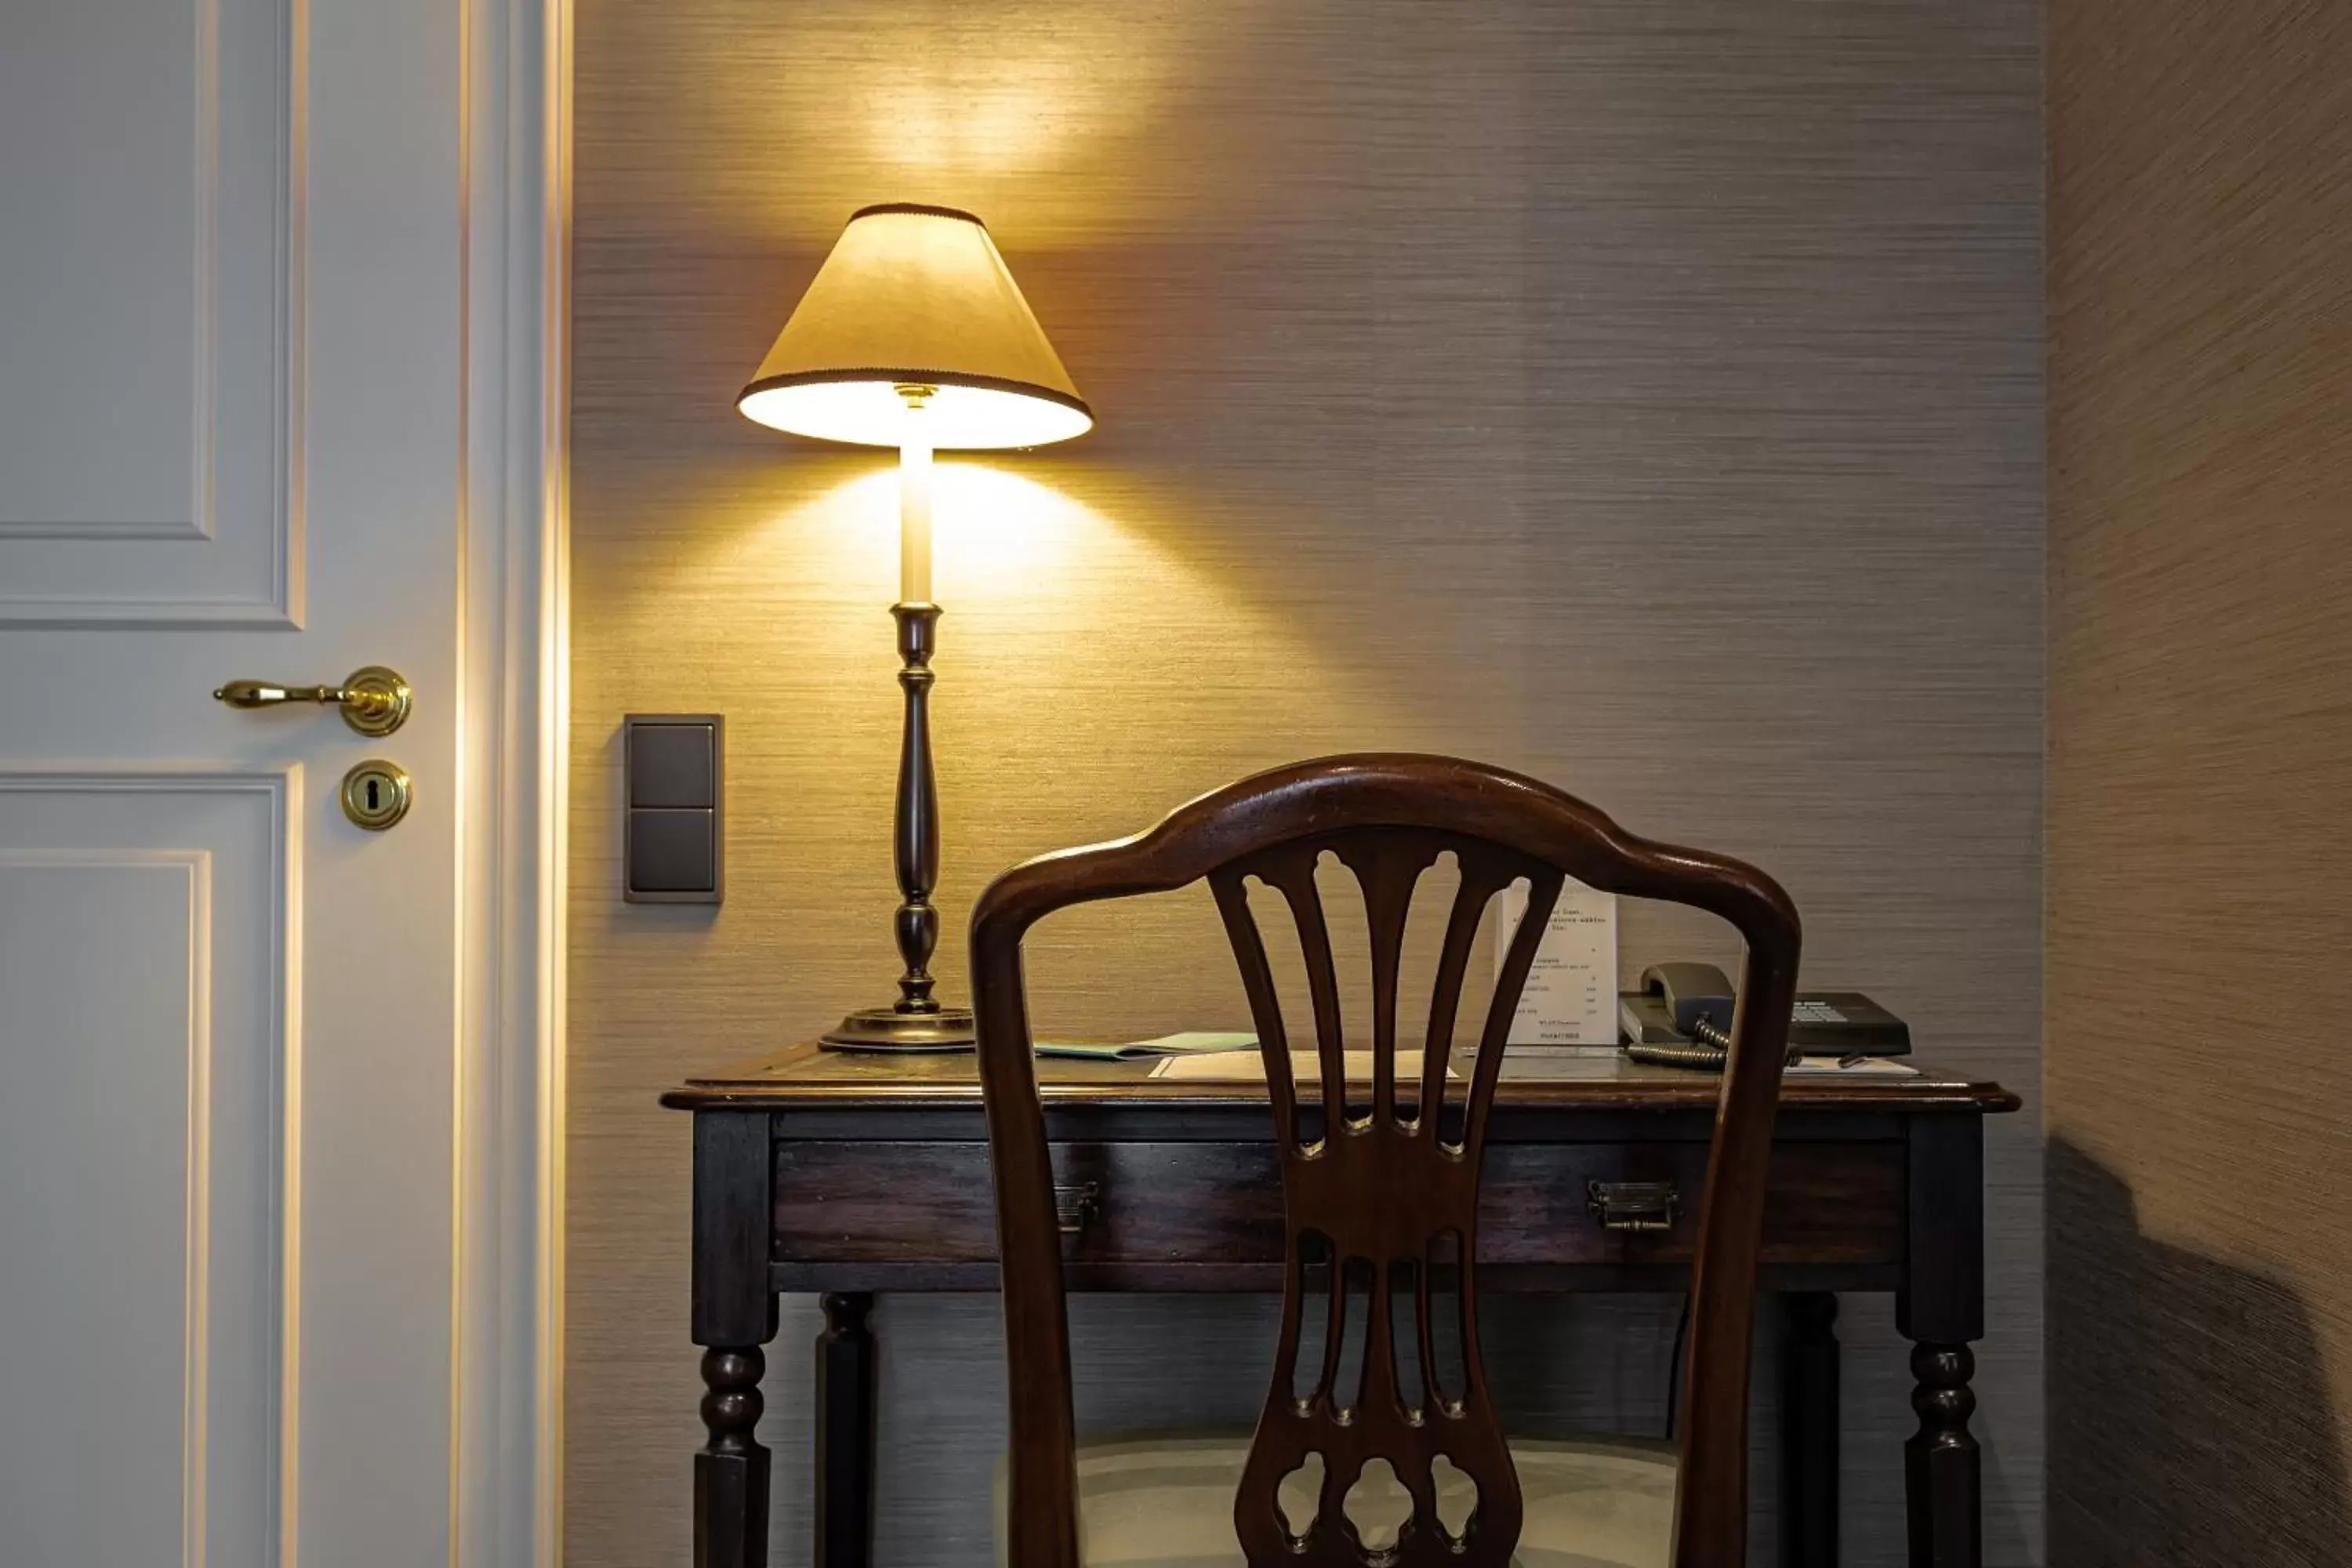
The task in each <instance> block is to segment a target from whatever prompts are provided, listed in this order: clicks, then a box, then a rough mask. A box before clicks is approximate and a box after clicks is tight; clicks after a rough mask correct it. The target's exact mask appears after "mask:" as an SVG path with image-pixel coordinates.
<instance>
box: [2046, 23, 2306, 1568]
mask: <svg viewBox="0 0 2352 1568" xmlns="http://www.w3.org/2000/svg"><path fill="white" fill-rule="evenodd" d="M2050 37H2051V73H2050V85H2051V95H2050V96H2051V102H2050V336H2051V359H2050V412H2051V419H2050V468H2051V473H2050V879H2049V897H2050V906H2049V907H2050V962H2049V976H2050V996H2049V1010H2048V1018H2049V1023H2048V1029H2049V1038H2050V1061H2049V1073H2048V1083H2049V1091H2050V1096H2049V1105H2048V1114H2049V1128H2050V1211H2049V1212H2050V1270H2051V1292H2050V1305H2051V1316H2050V1348H2051V1375H2050V1390H2051V1411H2052V1418H2053V1436H2054V1438H2055V1439H2056V1440H2055V1442H2054V1443H2053V1448H2052V1454H2051V1467H2050V1497H2051V1516H2050V1540H2051V1557H2052V1560H2053V1562H2058V1563H2065V1564H2067V1565H2068V1568H2077V1565H2079V1568H2126V1565H2131V1568H2137V1565H2139V1564H2161V1565H2166V1568H2170V1565H2175V1564H2178V1565H2180V1568H2192V1565H2193V1568H2206V1565H2209V1564H2210V1565H2212V1568H2221V1565H2223V1564H2236V1563H2252V1562H2261V1563H2277V1564H2280V1565H2282V1568H2304V1565H2309V1568H2318V1565H2320V1564H2331V1565H2332V1564H2336V1563H2347V1562H2352V1479H2347V1476H2352V1278H2347V1272H2346V1268H2345V1264H2346V1260H2347V1258H2352V1123H2347V1120H2346V1117H2345V1107H2346V1105H2347V1102H2352V1055H2347V1052H2346V1050H2345V1048H2344V1040H2343V1036H2342V1031H2341V1029H2340V1028H2339V1027H2338V1026H2336V1022H2335V1021H2336V1020H2337V1019H2340V1018H2342V1017H2343V1016H2345V1015H2346V1013H2347V1009H2352V971H2347V968H2346V964H2345V955H2346V953H2347V951H2352V837H2347V835H2346V832H2345V829H2344V805H2345V802H2346V801H2347V799H2352V622H2347V619H2346V616H2345V605H2346V604H2347V601H2352V549H2347V536H2352V503H2347V495H2352V405H2347V401H2346V394H2347V389H2352V269H2347V265H2346V252H2345V245H2346V237H2347V235H2352V11H2347V9H2346V8H2345V7H2344V6H2343V5H2340V4H2335V5H2331V4H2326V3H2324V0H2322V3H2311V0H2228V3H2223V0H2153V3H2147V0H2140V3H2134V4H2129V5H2126V4H2120V3H2110V0H2053V5H2052V6H2051V32H2050Z"/></svg>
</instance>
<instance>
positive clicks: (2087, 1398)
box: [2048, 1139, 2352, 1568]
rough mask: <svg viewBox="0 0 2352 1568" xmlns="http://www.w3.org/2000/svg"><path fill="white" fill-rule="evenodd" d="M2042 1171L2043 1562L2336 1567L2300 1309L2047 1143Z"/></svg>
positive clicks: (2334, 1466) (2328, 1428) (2318, 1385)
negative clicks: (2170, 1237) (2173, 1241)
mask: <svg viewBox="0 0 2352 1568" xmlns="http://www.w3.org/2000/svg"><path fill="white" fill-rule="evenodd" d="M2048 1159H2049V1163H2048V1173H2049V1184H2050V1185H2049V1194H2050V1196H2049V1205H2050V1208H2049V1214H2050V1232H2049V1235H2050V1254H2049V1267H2050V1274H2049V1290H2050V1294H2049V1300H2050V1302H2051V1309H2052V1310H2051V1313H2050V1333H2049V1346H2048V1349H2049V1369H2050V1371H2049V1377H2050V1383H2049V1390H2050V1393H2049V1398H2050V1456H2051V1458H2050V1561H2051V1562H2052V1563H2058V1564H2063V1568H2110V1565H2115V1568H2121V1565H2124V1564H2129V1565H2130V1568H2170V1565H2174V1564H2179V1565H2182V1568H2189V1565H2195V1568H2207V1565H2211V1568H2223V1565H2228V1568H2242V1565H2244V1564H2250V1563H2263V1564H2266V1565H2269V1568H2306V1565H2307V1568H2323V1565H2325V1568H2338V1565H2340V1564H2343V1563H2347V1562H2352V1501H2347V1481H2346V1475H2345V1458H2344V1450H2343V1447H2342V1442H2341V1439H2340V1437H2339V1436H2338V1435H2337V1432H2336V1412H2335V1411H2334V1410H2333V1409H2332V1408H2331V1407H2330V1402H2329V1396H2328V1388H2327V1380H2326V1369H2325V1367H2324V1366H2323V1364H2322V1363H2321V1361H2320V1353H2319V1346H2318V1342H2317V1340H2316V1338H2315V1335H2314V1332H2313V1327H2312V1321H2311V1315H2310V1313H2309V1311H2308V1310H2306V1309H2305V1306H2304V1304H2303V1302H2302V1300H2300V1298H2298V1297H2297V1296H2296V1295H2295V1293H2294V1290H2292V1289H2289V1288H2288V1287H2286V1286H2284V1285H2282V1284H2280V1283H2279V1282H2277V1281H2276V1280H2273V1279H2264V1278H2263V1277H2262V1276H2260V1275H2257V1274H2252V1273H2249V1272H2247V1271H2246V1270H2244V1269H2242V1268H2235V1267H2232V1266H2231V1265H2228V1264H2224V1263H2221V1262H2217V1261H2215V1260H2214V1259H2212V1258H2206V1257H2203V1256H2201V1255H2200V1254H2198V1253H2195V1252H2190V1251H2189V1250H2187V1249H2186V1248H2183V1247H2174V1246H2171V1245H2169V1244H2168V1243H2166V1242H2162V1241H2158V1240H2154V1239H2152V1238H2150V1237H2147V1236H2146V1235H2145V1234H2143V1233H2142V1232H2141V1230H2140V1228H2139V1216H2138V1212H2137V1205H2136V1203H2135V1201H2134V1199H2133V1196H2132V1192H2131V1189H2130V1188H2129V1187H2128V1186H2126V1184H2124V1182H2123V1180H2122V1178H2120V1177H2119V1176H2117V1175H2116V1173H2114V1172H2113V1171H2111V1170H2109V1169H2107V1168H2106V1167H2105V1165H2102V1164H2100V1163H2098V1161H2096V1160H2095V1159H2094V1158H2092V1157H2091V1156H2090V1155H2089V1154H2087V1153H2085V1152H2083V1151H2082V1150H2081V1149H2079V1148H2076V1147H2075V1146H2074V1145H2073V1144H2071V1143H2068V1142H2066V1141H2065V1140H2063V1139H2053V1140H2052V1141H2051V1142H2050V1145H2049V1151H2048Z"/></svg>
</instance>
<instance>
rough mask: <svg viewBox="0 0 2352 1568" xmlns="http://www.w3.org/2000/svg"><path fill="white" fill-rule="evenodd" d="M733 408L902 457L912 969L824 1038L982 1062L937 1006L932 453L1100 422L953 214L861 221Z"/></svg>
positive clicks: (900, 840) (905, 884)
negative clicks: (877, 1002)
mask: <svg viewBox="0 0 2352 1568" xmlns="http://www.w3.org/2000/svg"><path fill="white" fill-rule="evenodd" d="M735 405H736V406H737V407H738V408H740V409H741V410H742V411H743V413H744V414H745V415H746V416H748V417H750V418H751V419H754V420H757V421H758V422H759V423H761V424H762V425H768V426H773V427H775V428H776V429H779V430H785V431H789V432H791V433H792V434H793V435H795V436H809V437H815V438H816V439H818V440H822V441H847V442H854V443H856V444H859V445H862V446H869V447H897V448H898V603H897V604H895V605H891V606H890V614H891V616H893V617H894V618H896V620H897V621H898V657H899V659H900V661H901V665H902V668H900V669H899V671H898V685H899V687H900V688H901V689H903V690H904V691H905V693H906V721H905V727H904V731H903V733H902V739H901V741H900V744H899V749H898V803H897V815H896V831H895V833H894V836H893V845H894V849H895V858H896V861H897V865H898V895H899V900H900V901H899V905H898V915H897V917H896V920H895V922H894V925H893V931H894V933H895V935H896V936H897V939H898V956H899V959H900V960H901V963H902V964H903V972H902V973H900V974H899V976H898V1000H897V1001H896V1002H895V1003H892V1004H891V1005H888V1006H884V1007H872V1008H867V1009H866V1010H865V1011H862V1012H856V1013H852V1014H850V1015H849V1016H847V1017H845V1018H844V1019H843V1020H842V1021H841V1026H840V1027H839V1028H837V1029H835V1030H834V1031H833V1032H832V1033H831V1034H829V1035H826V1036H825V1037H824V1044H825V1045H827V1046H830V1047H835V1048H837V1049H844V1050H866V1051H951V1050H963V1049H969V1048H970V1047H971V1041H972V1027H971V1012H970V1011H969V1010H968V1009H965V1008H961V1007H945V1006H942V1005H940V1002H939V1000H938V999H937V998H936V997H934V996H933V995H932V994H931V987H932V984H933V981H932V978H931V973H930V961H931V951H932V949H933V948H935V947H937V946H938V945H939V936H940V916H939V911H938V910H935V909H933V908H932V907H931V889H933V888H935V887H936V886H938V883H939V872H940V803H939V790H938V786H937V784H935V783H934V782H933V779H932V775H931V731H930V715H929V695H930V687H931V679H932V677H931V668H930V663H931V655H932V653H933V651H934V650H935V649H936V647H937V646H938V642H937V635H938V626H939V618H940V607H939V605H936V604H934V603H932V601H931V454H932V452H933V451H935V450H939V449H941V448H947V449H957V448H965V449H971V448H989V447H997V448H1002V447H1039V446H1044V445H1045V444H1046V443H1047V442H1050V441H1066V440H1068V439H1069V438H1070V437H1073V436H1082V435H1084V434H1086V432H1087V430H1089V429H1091V428H1093V426H1094V422H1095V418H1094V412H1093V410H1091V409H1089V408H1088V407H1087V405H1086V400H1085V399H1084V398H1082V397H1080V396H1079V395H1078V391H1077V388H1076V386H1075V385H1073V384H1072V383H1071V381H1070V373H1069V372H1068V371H1066V370H1064V369H1063V368H1062V361H1061V359H1060V357H1059V356H1058V355H1056V354H1055V353H1054V345H1053V344H1052V343H1050V342H1047V341H1046V340H1045V330H1044V329H1043V328H1041V327H1039V326H1038V325H1037V318H1036V317H1035V316H1034V315H1033V314H1031V313H1030V310H1029V302H1028V301H1027V300H1024V299H1023V298H1022V297H1021V289H1020V288H1019V286H1018V285H1016V284H1015V283H1014V282H1013V274H1012V273H1011V272H1009V271H1007V270H1006V269H1005V266H1004V258H1003V257H1002V256H999V255H998V254H997V251H996V244H995V242H994V241H993V240H992V239H991V238H990V237H989V235H988V229H987V227H986V226H984V225H982V223H981V221H980V219H978V218H976V217H974V216H971V214H970V213H968V212H959V211H958V210H956V209H955V208H953V207H935V206H923V205H916V204H914V203H909V202H892V203H887V204H886V205H880V206H870V207H862V208H860V209H859V210H858V211H856V213H853V214H851V215H850V219H849V224H848V226H847V227H845V228H844V229H843V230H842V231H841V237H840V238H839V239H838V240H836V241H835V243H834V247H833V252H832V254H831V255H829V256H827V257H826V258H824V266H823V267H821V268H818V269H817V275H816V278H815V279H814V281H813V282H811V283H810V284H809V286H808V292H807V293H805V294H803V295H802V296H801V301H800V303H799V304H798V305H797V306H795V307H794V308H793V313H792V318H791V320H789V321H786V322H785V323H784V330H783V331H782V332H780V333H778V334H777V336H776V342H775V346H774V347H773V348H771V349H770V350H769V351H768V357H767V358H766V359H764V360H762V361H761V362H760V370H759V374H756V375H755V376H753V377H752V378H751V384H750V385H748V386H746V387H745V388H744V389H743V392H742V395H741V396H740V397H738V398H737V399H736V403H735Z"/></svg>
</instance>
